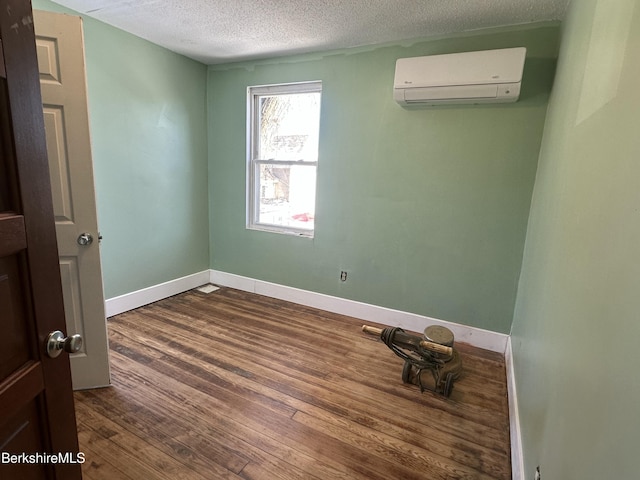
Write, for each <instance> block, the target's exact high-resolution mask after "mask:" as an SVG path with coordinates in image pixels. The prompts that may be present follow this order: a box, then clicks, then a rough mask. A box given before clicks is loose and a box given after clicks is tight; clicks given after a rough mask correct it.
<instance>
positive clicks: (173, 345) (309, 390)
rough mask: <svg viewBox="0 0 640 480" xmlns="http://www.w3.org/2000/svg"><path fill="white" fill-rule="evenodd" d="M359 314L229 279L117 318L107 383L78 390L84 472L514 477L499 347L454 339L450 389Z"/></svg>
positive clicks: (259, 479) (102, 475)
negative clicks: (417, 376)
mask: <svg viewBox="0 0 640 480" xmlns="http://www.w3.org/2000/svg"><path fill="white" fill-rule="evenodd" d="M362 323H363V322H362V321H361V320H356V319H353V318H350V317H345V316H341V315H337V314H332V313H327V312H324V311H320V310H315V309H312V308H308V307H304V306H300V305H295V304H292V303H287V302H283V301H280V300H275V299H271V298H267V297H263V296H258V295H254V294H249V293H245V292H240V291H237V290H233V289H227V288H223V289H220V290H218V291H216V292H214V293H211V294H203V293H200V292H197V291H190V292H187V293H184V294H181V295H178V296H175V297H171V298H169V299H166V300H163V301H160V302H157V303H154V304H152V305H148V306H146V307H142V308H140V309H137V310H134V311H131V312H127V313H124V314H121V315H118V316H115V317H112V318H111V319H109V322H108V329H109V341H110V349H111V369H112V381H113V386H112V387H109V388H104V389H99V390H92V391H82V392H76V394H75V399H76V412H77V413H76V414H77V419H78V435H79V439H80V450H81V451H83V452H85V455H86V462H85V464H84V465H83V475H84V478H85V479H88V480H92V479H95V480H98V479H106V480H118V479H131V480H147V479H194V480H202V479H235V480H239V479H245V480H246V479H255V480H273V479H305V480H307V479H319V480H328V479H366V480H373V479H380V480H383V479H384V480H390V479H403V480H407V479H429V480H438V479H509V478H511V470H510V451H509V444H510V443H509V419H508V405H507V396H506V395H507V393H506V381H505V367H504V360H503V358H502V356H501V355H498V354H495V353H491V352H486V351H483V350H479V349H476V348H473V347H470V346H468V345H462V344H456V347H457V348H458V350H459V351H460V353H461V356H462V360H463V368H464V373H463V376H462V378H460V379H459V380H458V381H457V382H456V383H455V386H454V389H453V393H452V395H451V397H450V398H448V399H446V398H443V397H440V396H437V395H435V394H433V393H431V392H424V393H420V391H419V389H418V387H416V386H413V385H404V384H403V383H402V380H401V371H402V361H401V360H400V359H399V358H398V357H396V356H395V355H394V354H393V353H392V352H391V350H389V349H388V348H387V347H386V346H385V345H384V344H383V343H381V342H380V341H379V340H377V339H376V338H375V337H372V336H369V335H365V334H363V333H362V332H361V331H360V327H361V325H362ZM389 324H390V325H393V319H392V318H390V319H389ZM374 325H375V324H374Z"/></svg>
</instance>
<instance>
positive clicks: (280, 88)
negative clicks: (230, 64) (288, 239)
mask: <svg viewBox="0 0 640 480" xmlns="http://www.w3.org/2000/svg"><path fill="white" fill-rule="evenodd" d="M296 93H320V94H322V81H320V80H318V81H312V82H299V83H282V84H275V85H259V86H250V87H247V185H246V191H247V219H246V220H247V221H246V226H247V229H249V230H262V231H268V232H275V233H284V234H290V235H296V236H300V237H310V238H313V236H314V231H315V221H314V228H313V229H311V230H309V229H300V228H295V227H292V226H283V225H277V224H270V223H260V222H259V221H258V220H259V213H260V195H259V189H260V174H259V172H260V166H261V165H265V164H266V165H273V164H274V163H275V164H278V165H283V166H286V165H308V166H314V167H316V175H317V166H318V162H317V161H304V160H298V161H296V160H278V159H269V160H265V159H259V158H258V153H259V146H260V145H259V138H260V133H259V132H260V125H259V118H260V116H259V114H258V113H259V106H258V101H259V97H260V96H263V95H286V94H296ZM318 133H319V132H318ZM316 187H317V176H316ZM316 192H317V190H316ZM316 200H317V196H316V199H315V200H314V202H316ZM316 203H317V202H316Z"/></svg>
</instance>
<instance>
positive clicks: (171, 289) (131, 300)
mask: <svg viewBox="0 0 640 480" xmlns="http://www.w3.org/2000/svg"><path fill="white" fill-rule="evenodd" d="M209 277H210V273H209V270H204V271H202V272H199V273H194V274H192V275H187V276H186V277H182V278H176V279H175V280H170V281H168V282H164V283H161V284H159V285H154V286H152V287H148V288H143V289H142V290H137V291H135V292H131V293H127V294H125V295H120V296H119V297H114V298H109V299H107V300H106V301H105V310H106V314H107V317H112V316H114V315H118V314H120V313H123V312H128V311H129V310H133V309H134V308H139V307H142V306H144V305H148V304H150V303H153V302H157V301H158V300H162V299H163V298H167V297H171V296H173V295H177V294H179V293H182V292H186V291H187V290H191V289H192V288H196V287H199V286H201V285H204V284H205V283H208V282H209Z"/></svg>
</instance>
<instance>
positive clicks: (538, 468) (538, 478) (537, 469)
mask: <svg viewBox="0 0 640 480" xmlns="http://www.w3.org/2000/svg"><path fill="white" fill-rule="evenodd" d="M533 480H540V465H538V466H537V467H536V474H535V475H534V476H533Z"/></svg>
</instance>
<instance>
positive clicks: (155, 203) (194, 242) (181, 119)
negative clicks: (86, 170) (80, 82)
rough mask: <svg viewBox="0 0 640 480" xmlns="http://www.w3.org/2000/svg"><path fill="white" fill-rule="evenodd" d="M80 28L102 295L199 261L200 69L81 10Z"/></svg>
mask: <svg viewBox="0 0 640 480" xmlns="http://www.w3.org/2000/svg"><path fill="white" fill-rule="evenodd" d="M33 7H34V8H35V9H42V10H50V11H57V12H63V13H70V14H74V15H78V13H77V12H73V11H70V10H67V9H65V8H63V7H60V6H58V5H56V4H54V3H52V2H50V1H48V0H34V2H33ZM84 34H85V48H86V62H87V82H88V91H89V93H88V95H89V114H90V126H91V135H92V147H93V162H94V175H95V186H96V196H97V204H98V221H99V228H100V231H101V232H102V235H103V236H104V240H103V241H102V244H101V256H102V269H103V278H104V288H105V297H106V298H112V297H115V296H118V295H121V294H124V293H129V292H132V291H136V290H139V289H142V288H145V287H148V286H152V285H157V284H159V283H163V282H166V281H169V280H173V279H176V278H180V277H182V276H185V275H189V274H192V273H195V272H200V271H203V270H206V269H208V268H209V242H208V236H209V232H208V221H209V220H208V208H207V189H208V186H207V168H208V166H207V141H206V137H207V129H206V67H205V66H204V65H202V64H200V63H198V62H195V61H193V60H190V59H187V58H185V57H183V56H180V55H177V54H175V53H172V52H170V51H168V50H166V49H164V48H161V47H158V46H157V45H154V44H152V43H149V42H147V41H145V40H142V39H140V38H139V37H135V36H133V35H130V34H128V33H125V32H123V31H122V30H119V29H116V28H113V27H111V26H109V25H106V24H104V23H101V22H98V21H96V20H94V19H92V18H89V17H84Z"/></svg>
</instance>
